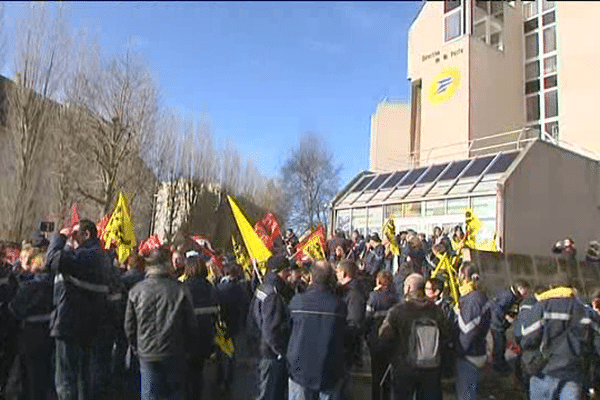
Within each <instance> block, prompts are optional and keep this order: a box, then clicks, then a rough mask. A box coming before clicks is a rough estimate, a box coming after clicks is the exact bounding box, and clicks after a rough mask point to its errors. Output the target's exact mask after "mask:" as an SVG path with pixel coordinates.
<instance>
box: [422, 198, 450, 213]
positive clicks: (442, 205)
mask: <svg viewBox="0 0 600 400" xmlns="http://www.w3.org/2000/svg"><path fill="white" fill-rule="evenodd" d="M445 213H446V202H445V201H444V200H436V201H428V202H426V203H425V216H427V217H430V216H433V215H444V214H445Z"/></svg>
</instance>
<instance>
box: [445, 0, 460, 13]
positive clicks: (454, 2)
mask: <svg viewBox="0 0 600 400" xmlns="http://www.w3.org/2000/svg"><path fill="white" fill-rule="evenodd" d="M458 7H460V0H445V1H444V13H449V12H450V11H452V10H455V9H457V8H458Z"/></svg>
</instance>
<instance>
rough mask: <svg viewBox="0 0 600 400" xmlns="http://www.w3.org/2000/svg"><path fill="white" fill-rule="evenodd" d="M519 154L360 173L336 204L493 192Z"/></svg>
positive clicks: (385, 202) (386, 202) (338, 205)
mask: <svg viewBox="0 0 600 400" xmlns="http://www.w3.org/2000/svg"><path fill="white" fill-rule="evenodd" d="M519 153H520V152H519V151H511V152H500V153H497V154H492V155H482V156H479V157H475V158H472V159H468V160H456V161H451V162H445V163H441V164H434V165H429V166H423V167H416V168H412V169H408V170H402V171H388V172H380V173H375V172H361V173H360V174H359V175H358V176H357V177H355V178H354V179H353V180H352V182H350V184H348V185H347V186H346V188H345V189H344V190H342V192H340V194H339V195H338V197H337V199H336V200H334V204H333V207H334V208H336V209H344V208H354V207H359V206H367V205H369V206H370V205H377V204H389V203H398V202H405V201H416V200H425V199H427V200H428V199H434V198H447V197H455V196H458V197H461V196H463V197H464V196H473V195H484V194H487V195H489V194H493V193H495V191H496V184H497V182H498V180H499V179H500V178H501V177H502V176H503V175H504V173H505V172H506V171H507V170H508V168H509V167H510V166H511V164H513V163H514V162H515V160H516V159H517V156H518V155H519Z"/></svg>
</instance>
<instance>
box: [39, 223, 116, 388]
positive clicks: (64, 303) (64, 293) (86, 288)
mask: <svg viewBox="0 0 600 400" xmlns="http://www.w3.org/2000/svg"><path fill="white" fill-rule="evenodd" d="M68 237H70V239H71V241H72V243H73V247H70V246H65V245H66V243H67V238H68ZM46 259H47V262H48V263H49V265H50V267H51V269H52V273H53V275H54V311H53V312H52V317H51V320H50V336H51V337H53V338H55V345H56V373H55V384H56V392H57V394H58V398H59V400H63V399H64V400H67V399H77V398H82V396H83V398H85V397H87V396H86V394H85V392H86V391H88V390H89V391H90V392H91V393H99V392H103V391H105V389H106V388H105V387H101V385H102V383H103V382H102V381H103V379H91V378H92V377H89V378H90V379H88V376H86V372H87V370H88V363H89V362H90V361H89V360H90V358H92V357H95V356H96V355H97V354H99V352H100V351H101V349H102V344H103V340H102V339H104V338H103V337H101V336H102V332H101V330H102V329H103V328H104V327H105V326H106V325H107V324H109V323H110V321H111V318H112V314H111V311H112V310H111V307H110V303H109V300H108V295H109V293H110V288H109V282H110V268H111V265H110V261H109V258H108V255H107V254H106V253H105V252H104V251H103V250H102V249H101V246H100V241H99V240H98V237H97V231H96V225H95V224H94V223H93V222H92V221H90V220H87V219H83V220H81V222H80V224H79V226H76V227H75V228H74V230H73V232H71V230H70V229H69V228H65V229H63V230H61V231H60V233H59V234H57V235H55V236H54V237H53V238H52V241H51V243H50V245H49V247H48V254H47V257H46ZM109 357H110V355H109ZM92 367H93V366H92ZM89 381H92V383H91V385H90V387H89V388H87V387H86V386H87V383H88V382H89ZM81 390H83V392H84V393H80V391H81Z"/></svg>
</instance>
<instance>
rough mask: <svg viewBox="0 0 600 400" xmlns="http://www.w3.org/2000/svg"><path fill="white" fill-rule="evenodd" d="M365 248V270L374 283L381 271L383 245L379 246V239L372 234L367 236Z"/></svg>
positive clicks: (383, 259) (383, 252)
mask: <svg viewBox="0 0 600 400" xmlns="http://www.w3.org/2000/svg"><path fill="white" fill-rule="evenodd" d="M367 247H368V249H369V252H368V253H367V256H366V259H365V269H366V271H367V272H368V273H369V274H370V275H371V277H372V278H373V281H374V280H375V277H376V276H377V273H378V272H379V271H381V270H382V269H383V264H384V262H385V248H384V246H383V244H381V239H380V238H379V235H378V234H377V233H372V234H371V236H369V241H368V243H367Z"/></svg>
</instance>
